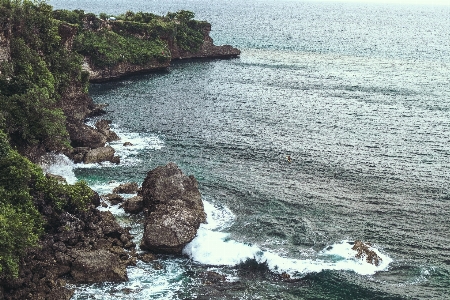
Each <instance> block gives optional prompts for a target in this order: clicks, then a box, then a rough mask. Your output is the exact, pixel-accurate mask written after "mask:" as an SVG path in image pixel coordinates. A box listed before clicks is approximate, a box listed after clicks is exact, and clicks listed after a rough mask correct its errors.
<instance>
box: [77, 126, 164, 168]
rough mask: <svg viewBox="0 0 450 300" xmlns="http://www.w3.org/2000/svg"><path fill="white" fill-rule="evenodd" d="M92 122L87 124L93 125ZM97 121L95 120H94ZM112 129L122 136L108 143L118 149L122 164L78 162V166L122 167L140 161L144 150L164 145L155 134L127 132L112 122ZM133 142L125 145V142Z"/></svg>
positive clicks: (159, 147)
mask: <svg viewBox="0 0 450 300" xmlns="http://www.w3.org/2000/svg"><path fill="white" fill-rule="evenodd" d="M91 123H93V122H92V121H91V122H88V123H86V124H88V125H91V126H93V125H92V124H91ZM94 123H95V122H94ZM111 129H112V130H113V131H114V132H115V133H116V134H117V135H118V136H119V137H120V140H118V141H113V142H110V143H108V144H109V145H110V146H111V147H113V148H114V150H115V151H116V152H115V154H116V155H118V156H120V164H119V165H117V164H113V163H110V162H102V163H93V164H84V163H80V164H77V168H96V167H103V168H104V167H109V168H112V167H120V166H123V165H134V164H136V163H138V162H139V161H140V159H139V157H138V156H139V155H140V154H141V153H143V152H144V151H151V150H159V149H161V148H163V147H164V141H163V140H162V139H161V138H159V137H158V136H157V135H155V134H144V133H135V132H127V131H125V130H123V129H122V128H120V127H118V126H117V125H115V124H111ZM126 142H128V143H131V145H129V146H124V143H126Z"/></svg>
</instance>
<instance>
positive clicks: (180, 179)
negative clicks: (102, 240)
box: [141, 163, 206, 254]
mask: <svg viewBox="0 0 450 300" xmlns="http://www.w3.org/2000/svg"><path fill="white" fill-rule="evenodd" d="M142 195H143V203H144V208H146V209H147V210H148V215H147V216H146V219H145V223H144V236H143V239H142V242H141V248H142V249H147V250H150V251H153V252H160V253H174V254H181V251H182V249H183V247H184V246H185V245H186V244H187V243H189V242H190V241H192V240H193V239H194V237H195V235H196V234H197V230H198V228H199V226H200V223H202V222H205V220H206V214H205V212H204V208H203V203H202V200H201V195H200V192H199V190H198V183H197V180H196V179H195V178H194V177H193V176H186V175H184V174H183V173H182V172H181V170H180V169H179V168H178V167H177V165H176V164H174V163H169V164H167V165H166V166H160V167H157V168H156V169H154V170H152V171H150V172H148V174H147V177H146V178H145V180H144V183H143V184H142Z"/></svg>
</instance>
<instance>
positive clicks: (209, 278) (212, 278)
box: [200, 271, 226, 284]
mask: <svg viewBox="0 0 450 300" xmlns="http://www.w3.org/2000/svg"><path fill="white" fill-rule="evenodd" d="M200 278H201V279H202V282H203V284H214V283H218V282H224V281H225V280H226V277H225V275H222V274H219V273H217V272H213V271H207V272H203V273H201V274H200Z"/></svg>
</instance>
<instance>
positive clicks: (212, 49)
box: [167, 24, 241, 60]
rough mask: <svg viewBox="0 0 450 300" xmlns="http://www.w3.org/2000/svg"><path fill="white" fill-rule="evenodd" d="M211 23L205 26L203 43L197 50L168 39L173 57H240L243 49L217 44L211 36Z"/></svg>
mask: <svg viewBox="0 0 450 300" xmlns="http://www.w3.org/2000/svg"><path fill="white" fill-rule="evenodd" d="M210 32H211V24H205V26H204V27H203V44H202V46H201V47H200V49H199V50H198V51H197V52H189V51H185V50H183V49H181V48H180V47H178V46H177V44H176V43H175V42H174V40H173V39H172V40H168V41H167V42H168V44H169V49H170V52H171V56H172V59H173V60H174V59H183V58H232V57H238V56H239V55H240V54H241V51H240V50H239V49H237V48H234V47H232V46H230V45H223V46H216V45H214V41H213V39H212V38H211V37H210V35H209V33H210Z"/></svg>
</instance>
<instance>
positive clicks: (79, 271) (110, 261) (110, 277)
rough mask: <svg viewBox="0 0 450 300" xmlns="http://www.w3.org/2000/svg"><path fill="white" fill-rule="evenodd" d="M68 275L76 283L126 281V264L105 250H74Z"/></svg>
mask: <svg viewBox="0 0 450 300" xmlns="http://www.w3.org/2000/svg"><path fill="white" fill-rule="evenodd" d="M72 256H74V257H76V258H75V260H74V261H73V263H72V269H71V271H70V275H72V278H73V279H74V281H75V282H76V283H96V282H105V281H109V282H122V281H127V280H128V276H127V270H126V266H127V265H126V264H125V263H123V262H122V260H121V259H120V257H119V256H118V255H116V254H114V253H112V252H109V251H106V250H103V249H102V250H97V251H85V250H75V251H73V252H72Z"/></svg>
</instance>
